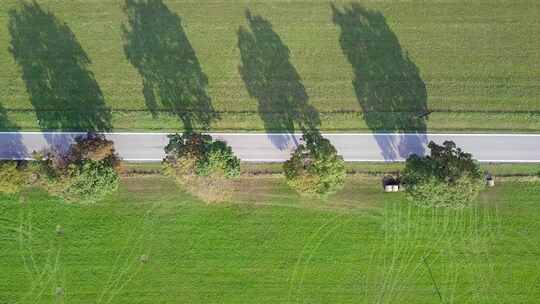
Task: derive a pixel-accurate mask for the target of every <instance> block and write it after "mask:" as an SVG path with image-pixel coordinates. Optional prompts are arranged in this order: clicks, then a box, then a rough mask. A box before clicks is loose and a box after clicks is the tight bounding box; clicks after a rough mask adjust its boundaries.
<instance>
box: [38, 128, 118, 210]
mask: <svg viewBox="0 0 540 304" xmlns="http://www.w3.org/2000/svg"><path fill="white" fill-rule="evenodd" d="M34 158H35V159H36V162H35V163H34V164H32V165H31V167H30V168H31V170H32V172H33V174H34V175H36V176H37V179H38V182H39V183H40V184H41V185H42V186H44V187H45V188H46V189H48V190H49V192H51V193H52V194H55V195H58V196H60V197H62V198H64V199H66V200H68V201H77V202H85V203H86V202H95V201H98V200H100V199H102V198H103V197H105V196H106V195H108V194H110V193H113V192H114V191H116V189H118V185H119V180H120V178H119V175H118V172H119V170H120V157H119V156H118V155H117V154H116V153H115V150H114V144H113V142H112V141H110V140H108V139H106V138H105V137H104V136H103V135H101V134H94V133H88V134H86V135H83V136H79V137H77V138H75V142H74V143H73V144H72V145H71V146H70V148H69V149H68V150H67V151H59V150H48V151H41V152H39V153H35V154H34Z"/></svg>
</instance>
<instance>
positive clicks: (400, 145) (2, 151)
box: [0, 132, 540, 163]
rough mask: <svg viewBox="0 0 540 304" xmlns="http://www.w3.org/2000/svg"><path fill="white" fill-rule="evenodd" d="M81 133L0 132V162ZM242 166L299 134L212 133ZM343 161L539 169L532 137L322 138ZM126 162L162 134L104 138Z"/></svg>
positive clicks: (148, 157)
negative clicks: (429, 153) (430, 153)
mask: <svg viewBox="0 0 540 304" xmlns="http://www.w3.org/2000/svg"><path fill="white" fill-rule="evenodd" d="M79 134H81V133H47V132H46V133H40V132H20V133H14V132H4V133H2V132H0V159H26V158H30V154H31V152H32V151H35V150H40V149H43V148H46V147H50V146H57V147H60V148H65V147H68V146H69V144H70V143H71V142H72V140H73V138H74V137H76V136H77V135H79ZM212 135H213V136H214V137H215V138H219V139H222V140H225V141H227V142H228V143H229V144H230V145H231V146H232V148H233V150H234V152H235V153H236V155H238V156H239V157H240V158H241V159H242V160H244V161H251V162H257V161H258V162H262V161H267V162H279V161H284V160H286V159H288V157H289V155H290V153H291V151H292V150H293V149H294V147H295V146H296V145H297V143H298V142H299V140H300V134H294V135H291V134H260V133H259V134H255V133H249V134H246V133H244V134H230V133H215V134H212ZM323 135H324V136H325V137H327V138H328V139H330V141H331V142H332V143H333V144H334V145H335V147H336V148H337V150H338V151H339V153H340V154H341V155H343V157H344V158H345V160H347V161H404V160H405V159H406V158H407V156H408V155H410V154H412V153H416V154H424V153H425V151H426V150H425V149H426V144H427V143H428V142H429V141H430V140H433V141H435V142H437V143H442V142H443V141H445V140H453V141H454V142H455V143H456V144H457V145H458V146H460V147H462V148H463V149H464V150H465V151H468V152H471V153H473V155H474V156H475V157H476V158H477V159H478V160H479V161H483V162H538V163H540V135H535V134H323ZM106 136H107V137H108V138H110V139H112V140H113V141H114V142H115V146H116V150H117V151H118V153H119V154H120V156H121V157H122V158H124V159H125V160H127V161H160V160H161V159H162V158H163V147H164V145H165V144H166V142H167V138H166V133H108V134H106Z"/></svg>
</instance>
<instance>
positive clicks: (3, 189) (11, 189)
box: [0, 161, 27, 194]
mask: <svg viewBox="0 0 540 304" xmlns="http://www.w3.org/2000/svg"><path fill="white" fill-rule="evenodd" d="M26 182H27V175H26V174H25V172H24V170H22V169H21V168H19V165H18V163H17V162H16V161H0V193H5V194H13V193H17V192H19V191H20V190H21V188H22V187H23V186H24V185H25V183H26Z"/></svg>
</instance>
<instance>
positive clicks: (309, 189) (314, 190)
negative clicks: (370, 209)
mask: <svg viewBox="0 0 540 304" xmlns="http://www.w3.org/2000/svg"><path fill="white" fill-rule="evenodd" d="M302 141H303V142H304V144H300V145H299V146H298V147H297V148H296V150H295V151H294V153H293V154H292V156H291V158H290V159H289V160H288V161H286V162H285V163H284V165H283V169H284V172H285V178H286V179H287V183H288V184H289V185H290V186H291V187H292V188H294V189H295V190H297V191H298V192H300V193H305V194H315V195H320V196H325V195H327V194H330V193H333V192H336V191H338V190H339V189H341V188H342V187H343V184H344V183H345V174H346V171H345V163H344V161H343V158H342V157H341V156H340V155H338V154H337V151H336V149H335V147H334V146H333V145H332V144H331V143H330V141H329V140H328V139H326V138H324V137H322V136H321V134H320V133H318V132H316V131H307V132H305V133H304V135H303V136H302Z"/></svg>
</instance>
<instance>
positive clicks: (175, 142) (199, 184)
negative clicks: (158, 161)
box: [163, 132, 240, 202]
mask: <svg viewBox="0 0 540 304" xmlns="http://www.w3.org/2000/svg"><path fill="white" fill-rule="evenodd" d="M168 138H169V143H168V144H167V146H165V154H166V156H165V159H164V160H163V168H164V171H165V174H166V175H169V176H171V177H174V178H175V180H176V182H177V183H179V184H180V185H182V186H183V187H184V188H185V189H187V190H188V191H189V192H191V193H192V194H194V195H196V196H197V197H199V198H201V199H202V200H204V201H206V202H221V201H226V200H228V199H229V198H230V197H231V196H232V193H233V192H234V187H235V183H234V179H233V178H234V177H237V176H239V175H240V159H238V158H237V157H236V156H235V155H234V153H233V151H232V149H231V147H229V146H228V145H227V144H226V143H225V142H223V141H219V140H213V139H212V136H210V135H207V134H200V133H194V132H185V133H184V134H182V135H180V134H170V135H168Z"/></svg>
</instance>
